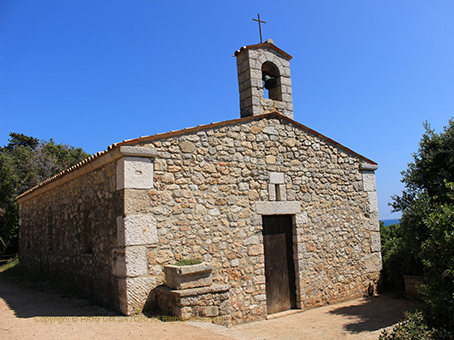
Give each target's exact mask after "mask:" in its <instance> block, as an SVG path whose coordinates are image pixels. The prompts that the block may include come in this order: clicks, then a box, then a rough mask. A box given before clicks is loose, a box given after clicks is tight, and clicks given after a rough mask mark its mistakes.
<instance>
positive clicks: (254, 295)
mask: <svg viewBox="0 0 454 340" xmlns="http://www.w3.org/2000/svg"><path fill="white" fill-rule="evenodd" d="M273 117H274V118H273ZM136 146H142V147H149V148H153V149H155V150H156V152H157V156H156V159H155V161H154V187H153V188H152V189H151V190H148V189H140V190H125V216H128V215H138V214H143V215H148V216H152V217H153V218H154V219H155V220H156V228H157V236H158V242H157V245H156V247H154V248H147V251H148V253H147V258H148V274H149V275H150V277H153V278H154V280H155V282H156V285H160V284H164V283H165V282H164V275H163V272H162V266H163V265H165V264H173V263H174V262H175V261H176V260H180V259H182V258H199V259H203V260H205V261H208V262H211V264H212V265H213V281H214V282H215V283H223V284H229V285H230V286H231V287H232V288H231V296H230V299H229V301H230V302H231V304H232V305H231V307H232V308H231V310H232V319H233V320H234V322H239V321H240V320H242V321H248V320H254V319H260V318H264V317H265V316H266V295H265V273H264V255H263V237H262V215H261V214H264V212H263V211H258V210H261V209H262V208H261V209H257V207H258V205H257V203H259V204H260V203H263V202H268V201H270V199H271V200H275V199H276V197H271V196H273V195H274V194H273V191H271V190H270V178H271V177H273V178H282V179H283V183H282V184H279V185H281V186H280V187H279V188H280V189H279V190H282V194H281V195H280V196H281V199H282V200H283V201H284V202H279V204H278V205H276V206H275V207H277V208H276V209H277V210H276V212H275V213H282V211H284V213H285V211H286V209H287V210H288V209H290V208H291V210H295V209H296V210H295V212H294V231H293V234H294V235H293V243H294V264H295V271H296V288H297V305H298V307H299V308H307V307H311V306H316V305H321V304H324V303H327V302H331V303H332V302H335V301H339V300H344V299H349V298H353V297H357V296H362V295H364V294H367V293H368V292H369V293H370V292H371V290H372V291H373V289H374V286H375V284H376V282H377V280H378V278H379V272H380V269H381V255H380V243H379V242H380V241H379V233H378V232H379V230H378V228H379V222H378V214H377V211H376V195H375V181H374V174H373V171H372V170H371V169H372V168H373V167H370V166H369V167H368V166H366V167H365V168H364V167H363V166H362V165H361V164H362V163H363V162H365V161H364V160H363V159H361V158H359V157H358V156H356V155H354V154H352V153H350V152H347V151H345V150H344V149H342V148H341V147H339V146H337V145H335V144H332V143H330V142H327V141H326V140H325V139H322V138H320V137H317V136H316V135H314V134H312V133H311V132H309V131H308V130H305V129H302V128H301V127H298V126H296V125H294V124H292V123H290V122H289V121H287V120H284V119H277V118H276V116H271V118H270V117H267V118H260V119H257V120H252V121H250V120H247V121H245V122H243V123H241V122H240V123H239V124H236V125H226V126H222V127H218V128H214V129H208V128H206V129H200V130H199V131H198V132H193V133H187V134H181V135H177V136H175V137H167V138H162V139H155V140H151V141H149V142H142V143H140V144H136ZM369 165H370V164H369ZM372 180H373V183H372V184H371V181H372ZM276 183H278V182H276ZM374 195H375V196H374ZM374 197H375V198H374ZM289 207H290V208H289ZM279 209H281V210H282V211H281V210H279ZM267 213H269V212H267ZM271 213H272V212H271ZM150 298H151V299H153V291H152V292H151V294H150Z"/></svg>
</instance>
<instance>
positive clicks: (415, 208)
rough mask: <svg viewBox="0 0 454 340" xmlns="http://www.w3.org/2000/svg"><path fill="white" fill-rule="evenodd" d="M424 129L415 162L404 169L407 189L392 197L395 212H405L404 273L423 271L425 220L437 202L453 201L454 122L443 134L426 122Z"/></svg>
mask: <svg viewBox="0 0 454 340" xmlns="http://www.w3.org/2000/svg"><path fill="white" fill-rule="evenodd" d="M424 128H425V133H424V134H423V136H422V139H421V141H420V142H419V149H418V151H417V152H416V153H413V162H411V163H409V164H408V168H407V169H406V170H405V171H403V172H402V176H403V177H402V182H403V183H404V184H405V190H404V191H403V193H402V195H401V196H393V197H392V198H393V202H392V203H391V205H392V207H393V211H394V212H399V211H400V212H402V217H401V219H400V229H401V230H400V241H401V245H400V247H401V249H400V250H399V252H400V256H401V257H405V258H407V259H408V261H405V262H402V265H401V272H402V273H403V274H404V275H406V274H408V275H422V274H423V264H422V261H421V258H420V254H421V246H422V243H423V242H424V241H425V240H426V239H427V238H428V237H429V234H430V230H429V227H428V225H427V224H426V222H425V221H426V220H427V219H428V218H429V215H430V214H431V212H432V211H433V207H434V206H435V205H436V204H443V203H449V202H452V199H451V198H450V197H449V196H448V195H447V193H448V190H447V188H446V186H445V182H444V181H445V180H447V181H448V182H453V181H454V121H453V120H450V121H449V125H448V126H447V127H444V129H443V132H441V133H436V132H435V131H434V130H433V129H431V127H430V125H429V124H428V123H427V122H426V123H424Z"/></svg>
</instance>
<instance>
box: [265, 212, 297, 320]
mask: <svg viewBox="0 0 454 340" xmlns="http://www.w3.org/2000/svg"><path fill="white" fill-rule="evenodd" d="M263 246H264V251H265V278H266V307H267V311H268V314H273V313H277V312H281V311H284V310H288V309H291V308H296V287H295V266H294V264H293V242H292V216H291V215H271V216H263Z"/></svg>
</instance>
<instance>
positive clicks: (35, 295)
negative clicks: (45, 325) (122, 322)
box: [0, 268, 119, 318]
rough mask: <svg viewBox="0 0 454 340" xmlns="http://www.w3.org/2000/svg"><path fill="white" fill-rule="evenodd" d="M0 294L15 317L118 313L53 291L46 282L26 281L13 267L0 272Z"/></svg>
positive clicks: (68, 294)
mask: <svg viewBox="0 0 454 340" xmlns="http://www.w3.org/2000/svg"><path fill="white" fill-rule="evenodd" d="M0 298H2V299H3V300H4V301H5V303H6V304H7V306H8V307H9V308H10V309H12V310H13V311H14V314H15V316H17V317H19V318H32V317H36V316H116V315H119V314H117V313H115V312H114V311H112V310H109V309H106V308H103V307H100V306H98V305H96V304H94V303H92V302H90V301H89V300H86V299H81V298H77V297H76V296H75V295H74V294H72V292H69V291H67V292H56V291H53V290H52V289H51V288H49V283H48V282H44V281H41V282H33V281H28V280H26V279H25V278H24V277H21V276H20V275H19V274H18V273H17V268H12V269H11V270H7V271H5V272H2V273H0ZM0 303H1V301H0Z"/></svg>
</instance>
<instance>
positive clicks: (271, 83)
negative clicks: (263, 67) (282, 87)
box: [263, 74, 277, 90]
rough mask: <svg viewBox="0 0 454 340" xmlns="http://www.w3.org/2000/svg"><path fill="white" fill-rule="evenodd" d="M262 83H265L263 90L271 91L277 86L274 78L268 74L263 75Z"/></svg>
mask: <svg viewBox="0 0 454 340" xmlns="http://www.w3.org/2000/svg"><path fill="white" fill-rule="evenodd" d="M263 81H264V82H265V88H266V89H267V90H271V89H272V88H274V87H275V86H276V84H277V81H276V78H274V77H271V76H270V75H269V74H264V75H263Z"/></svg>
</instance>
